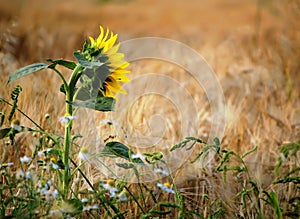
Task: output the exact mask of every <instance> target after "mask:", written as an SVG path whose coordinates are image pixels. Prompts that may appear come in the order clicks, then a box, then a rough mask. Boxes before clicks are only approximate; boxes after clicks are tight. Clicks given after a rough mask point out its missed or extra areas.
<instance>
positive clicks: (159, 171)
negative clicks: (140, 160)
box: [153, 169, 169, 176]
mask: <svg viewBox="0 0 300 219" xmlns="http://www.w3.org/2000/svg"><path fill="white" fill-rule="evenodd" d="M153 171H154V173H160V174H162V175H164V176H168V175H169V173H168V172H167V171H165V170H163V169H154V170H153Z"/></svg>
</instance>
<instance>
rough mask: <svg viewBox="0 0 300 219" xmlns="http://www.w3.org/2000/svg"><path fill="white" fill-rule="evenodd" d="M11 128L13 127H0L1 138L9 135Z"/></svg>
mask: <svg viewBox="0 0 300 219" xmlns="http://www.w3.org/2000/svg"><path fill="white" fill-rule="evenodd" d="M10 130H11V128H4V129H0V139H2V138H5V137H7V136H8V134H9V132H10Z"/></svg>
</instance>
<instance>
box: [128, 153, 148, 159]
mask: <svg viewBox="0 0 300 219" xmlns="http://www.w3.org/2000/svg"><path fill="white" fill-rule="evenodd" d="M131 158H132V159H137V158H140V159H141V160H145V156H144V155H142V154H140V153H137V154H132V155H131Z"/></svg>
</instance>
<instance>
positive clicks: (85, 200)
mask: <svg viewBox="0 0 300 219" xmlns="http://www.w3.org/2000/svg"><path fill="white" fill-rule="evenodd" d="M81 202H82V203H87V202H89V199H87V198H82V199H81Z"/></svg>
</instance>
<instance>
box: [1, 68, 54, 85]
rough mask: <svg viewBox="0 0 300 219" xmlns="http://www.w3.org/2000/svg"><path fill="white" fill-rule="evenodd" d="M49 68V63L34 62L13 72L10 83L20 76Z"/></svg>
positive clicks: (9, 79)
mask: <svg viewBox="0 0 300 219" xmlns="http://www.w3.org/2000/svg"><path fill="white" fill-rule="evenodd" d="M45 68H48V65H47V64H45V63H34V64H31V65H28V66H25V67H23V68H20V69H18V70H17V71H15V72H13V73H11V74H10V75H9V78H8V82H7V83H10V82H12V81H14V80H16V79H18V78H21V77H23V76H25V75H28V74H31V73H33V72H36V71H39V70H42V69H45Z"/></svg>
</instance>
